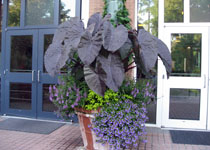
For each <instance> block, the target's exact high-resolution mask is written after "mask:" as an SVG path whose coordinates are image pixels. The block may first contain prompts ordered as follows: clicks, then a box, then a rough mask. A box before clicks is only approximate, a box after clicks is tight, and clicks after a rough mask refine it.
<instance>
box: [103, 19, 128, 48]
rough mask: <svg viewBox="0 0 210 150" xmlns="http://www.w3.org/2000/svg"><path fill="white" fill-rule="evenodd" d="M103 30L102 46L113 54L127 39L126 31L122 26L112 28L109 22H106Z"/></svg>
mask: <svg viewBox="0 0 210 150" xmlns="http://www.w3.org/2000/svg"><path fill="white" fill-rule="evenodd" d="M103 28H104V32H103V46H104V48H105V49H107V50H108V51H111V52H115V51H116V50H118V49H119V48H121V47H122V46H123V45H124V43H125V42H126V41H127V39H128V31H127V29H126V28H125V27H124V26H123V25H119V26H117V28H114V26H113V25H112V24H111V22H109V21H106V22H105V23H104V26H103Z"/></svg>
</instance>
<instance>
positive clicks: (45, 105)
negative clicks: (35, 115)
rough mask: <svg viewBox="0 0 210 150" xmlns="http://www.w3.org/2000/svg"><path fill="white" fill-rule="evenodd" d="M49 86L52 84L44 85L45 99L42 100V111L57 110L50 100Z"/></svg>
mask: <svg viewBox="0 0 210 150" xmlns="http://www.w3.org/2000/svg"><path fill="white" fill-rule="evenodd" d="M49 86H50V84H44V85H43V100H42V111H46V112H54V111H56V110H57V108H56V107H55V105H54V104H53V103H52V102H51V101H50V100H49V96H50V94H49Z"/></svg>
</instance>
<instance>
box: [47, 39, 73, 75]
mask: <svg viewBox="0 0 210 150" xmlns="http://www.w3.org/2000/svg"><path fill="white" fill-rule="evenodd" d="M69 51H70V50H66V49H65V48H64V46H63V45H62V44H59V43H58V42H56V43H53V44H51V45H50V46H49V48H48V49H47V51H46V53H45V56H44V63H45V68H46V70H47V72H48V73H49V74H50V75H51V76H55V74H56V73H59V72H60V69H61V68H62V67H63V66H64V65H65V64H66V61H67V60H68V58H69V56H68V54H69Z"/></svg>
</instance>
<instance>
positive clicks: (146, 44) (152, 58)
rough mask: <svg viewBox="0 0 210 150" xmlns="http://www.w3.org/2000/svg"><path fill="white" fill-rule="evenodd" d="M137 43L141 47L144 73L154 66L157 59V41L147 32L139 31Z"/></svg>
mask: <svg viewBox="0 0 210 150" xmlns="http://www.w3.org/2000/svg"><path fill="white" fill-rule="evenodd" d="M138 42H139V45H140V46H141V51H140V57H141V60H142V62H143V63H144V66H145V69H146V72H149V71H150V70H151V69H152V68H153V67H154V66H155V63H156V61H157V58H158V44H157V40H156V39H155V37H154V36H152V35H151V34H150V33H149V32H147V31H145V30H144V29H140V30H139V33H138Z"/></svg>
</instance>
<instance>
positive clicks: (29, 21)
mask: <svg viewBox="0 0 210 150" xmlns="http://www.w3.org/2000/svg"><path fill="white" fill-rule="evenodd" d="M53 23H54V0H26V25H50V24H53Z"/></svg>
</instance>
